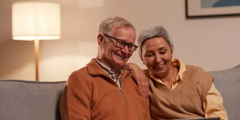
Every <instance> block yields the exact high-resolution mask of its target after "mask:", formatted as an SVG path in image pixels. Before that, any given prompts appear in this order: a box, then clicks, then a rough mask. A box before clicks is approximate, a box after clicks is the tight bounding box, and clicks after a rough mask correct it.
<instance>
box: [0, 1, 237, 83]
mask: <svg viewBox="0 0 240 120" xmlns="http://www.w3.org/2000/svg"><path fill="white" fill-rule="evenodd" d="M14 1H17V0H1V1H0V15H1V16H5V17H2V18H1V21H0V41H5V42H0V56H1V57H0V79H27V80H34V78H35V77H34V73H35V72H34V52H33V42H26V41H13V40H12V39H11V3H12V2H14ZM32 1H33V0H32ZM42 1H43V0H42ZM45 1H46V0H45ZM48 1H50V0H48ZM51 1H53V2H58V3H60V4H61V25H62V29H61V31H62V36H61V37H62V38H61V39H60V40H53V41H41V42H40V64H39V67H40V72H39V74H40V81H58V80H66V79H67V78H68V76H69V74H70V73H71V72H72V71H74V70H77V69H79V68H80V67H83V66H84V65H85V64H86V63H88V62H89V60H90V59H91V58H94V57H96V53H97V40H96V38H97V31H98V26H99V23H100V22H101V21H102V20H103V19H104V18H106V17H109V16H113V15H118V16H122V17H125V18H126V19H128V20H129V21H130V22H132V23H133V24H134V25H135V28H136V30H137V31H136V32H137V34H139V33H140V31H141V30H143V29H145V28H148V27H151V26H155V25H163V26H164V27H165V28H166V29H167V30H168V31H169V33H170V37H171V38H172V40H173V42H174V45H175V52H174V56H173V57H177V58H180V59H181V60H182V61H183V62H185V63H186V64H192V65H196V66H200V67H202V68H203V69H205V70H206V71H210V70H222V69H228V68H231V67H234V66H236V65H238V64H240V62H239V61H240V53H238V51H240V47H239V45H240V35H239V33H240V24H239V21H240V16H238V17H221V18H199V19H186V18H185V0H151V1H147V0H96V1H95V2H94V1H92V2H94V3H95V5H96V6H97V7H89V6H91V4H88V6H85V8H84V4H85V3H86V2H87V1H89V0H84V1H85V2H84V1H83V0H51ZM80 3H81V4H80ZM83 3H84V4H83ZM129 62H135V63H137V64H138V65H140V67H141V68H145V66H144V65H143V64H142V62H141V60H140V59H139V57H138V52H135V53H134V55H133V56H132V58H131V59H130V60H129Z"/></svg>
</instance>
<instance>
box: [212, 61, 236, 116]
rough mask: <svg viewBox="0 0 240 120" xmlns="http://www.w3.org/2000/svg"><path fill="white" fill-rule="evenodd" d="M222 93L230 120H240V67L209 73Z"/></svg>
mask: <svg viewBox="0 0 240 120" xmlns="http://www.w3.org/2000/svg"><path fill="white" fill-rule="evenodd" d="M209 73H210V74H211V75H212V76H213V77H214V85H215V86H216V88H217V89H218V90H219V92H220V93H221V95H222V97H223V100H224V106H225V108H226V110H227V113H228V118H229V120H239V119H240V111H239V109H240V100H238V99H240V65H238V66H236V67H234V68H231V69H228V70H222V71H211V72H209Z"/></svg>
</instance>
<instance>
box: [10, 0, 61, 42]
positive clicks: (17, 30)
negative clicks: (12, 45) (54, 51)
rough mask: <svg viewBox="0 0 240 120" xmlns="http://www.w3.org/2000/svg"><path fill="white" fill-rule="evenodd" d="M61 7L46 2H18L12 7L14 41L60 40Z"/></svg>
mask: <svg viewBox="0 0 240 120" xmlns="http://www.w3.org/2000/svg"><path fill="white" fill-rule="evenodd" d="M60 34H61V28H60V5H59V4H57V3H48V2H47V3H44V2H17V3H14V4H13V5H12V38H13V39H14V40H52V39H60Z"/></svg>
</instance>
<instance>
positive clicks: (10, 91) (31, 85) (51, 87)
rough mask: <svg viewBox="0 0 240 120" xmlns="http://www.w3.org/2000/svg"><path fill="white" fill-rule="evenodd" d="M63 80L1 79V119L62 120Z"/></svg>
mask: <svg viewBox="0 0 240 120" xmlns="http://www.w3.org/2000/svg"><path fill="white" fill-rule="evenodd" d="M64 85H65V81H62V82H35V81H19V80H0V119H1V120H60V115H59V111H58V100H59V97H60V95H61V93H62V91H63V89H64Z"/></svg>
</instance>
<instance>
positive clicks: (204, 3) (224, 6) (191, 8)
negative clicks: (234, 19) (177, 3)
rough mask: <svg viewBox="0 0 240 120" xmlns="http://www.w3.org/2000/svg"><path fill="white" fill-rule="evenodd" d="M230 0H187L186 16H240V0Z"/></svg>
mask: <svg viewBox="0 0 240 120" xmlns="http://www.w3.org/2000/svg"><path fill="white" fill-rule="evenodd" d="M222 1H223V2H222ZM229 1H231V0H185V4H186V18H202V17H223V16H240V1H237V0H235V1H237V3H234V2H229ZM232 1H234V0H232ZM228 2H229V4H228ZM219 3H220V4H219Z"/></svg>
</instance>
